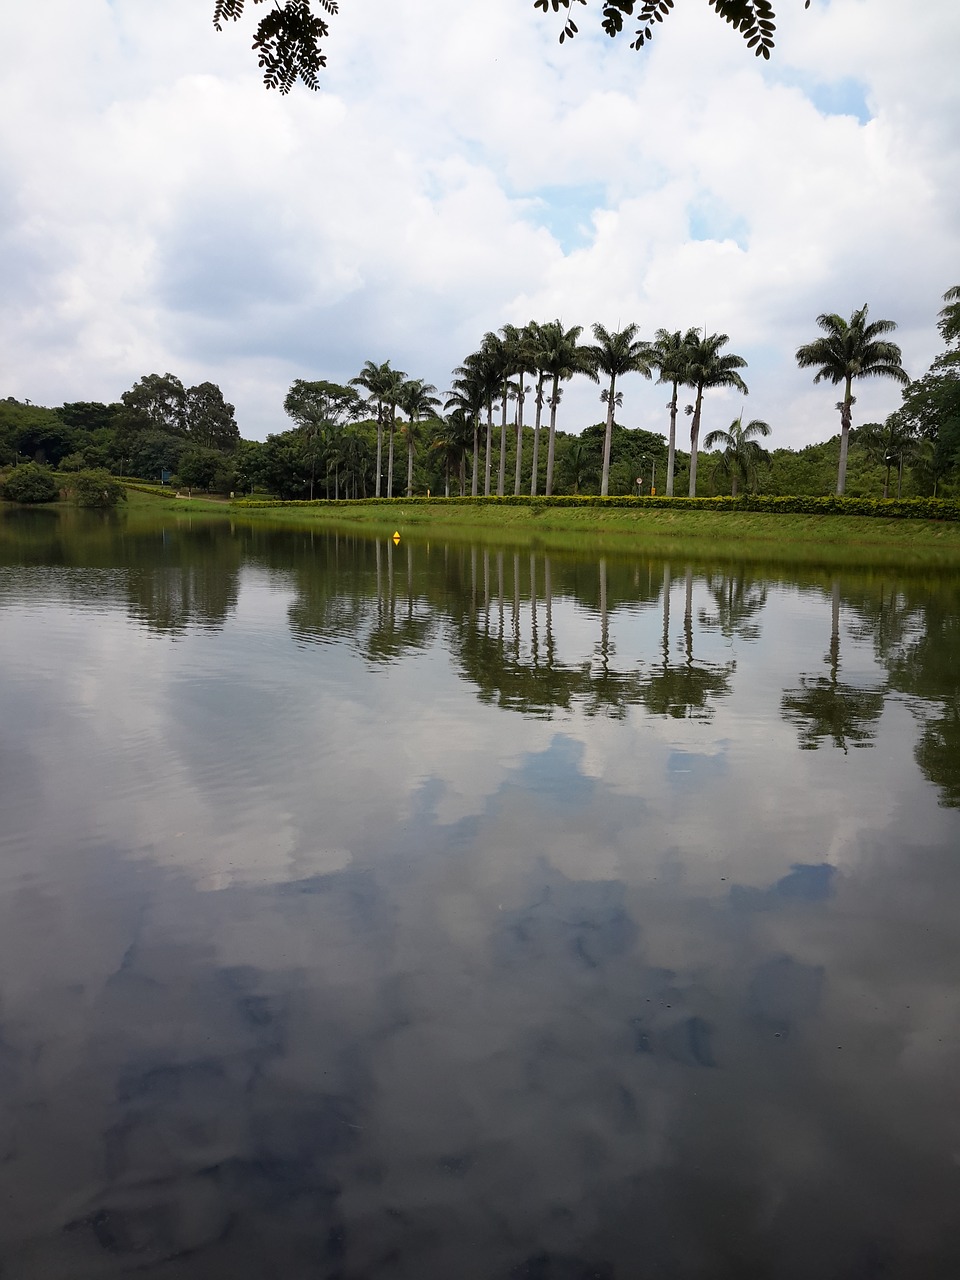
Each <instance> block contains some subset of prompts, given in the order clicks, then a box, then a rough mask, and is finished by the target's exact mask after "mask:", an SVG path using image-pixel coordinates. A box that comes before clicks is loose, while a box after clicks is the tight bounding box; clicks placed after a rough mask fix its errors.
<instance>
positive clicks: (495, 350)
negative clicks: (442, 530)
mask: <svg viewBox="0 0 960 1280" xmlns="http://www.w3.org/2000/svg"><path fill="white" fill-rule="evenodd" d="M501 355H502V349H501V342H500V339H499V338H498V337H497V335H496V334H495V333H487V334H484V337H483V341H482V342H481V344H480V350H479V351H477V352H476V353H475V354H474V355H473V356H468V357H467V360H466V361H464V364H467V363H468V361H469V362H470V366H471V368H472V370H473V372H474V373H475V374H476V377H477V379H478V381H479V382H480V383H481V384H482V385H483V388H484V396H485V401H484V402H485V404H486V409H487V431H486V443H485V446H484V457H483V496H484V497H485V498H489V497H490V468H491V463H492V459H493V402H494V401H495V400H496V399H497V397H498V396H499V394H500V384H501V378H500V362H501Z"/></svg>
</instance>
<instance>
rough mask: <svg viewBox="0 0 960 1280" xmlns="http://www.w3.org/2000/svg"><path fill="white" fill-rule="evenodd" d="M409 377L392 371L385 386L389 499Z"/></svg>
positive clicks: (397, 370) (397, 371)
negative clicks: (399, 409)
mask: <svg viewBox="0 0 960 1280" xmlns="http://www.w3.org/2000/svg"><path fill="white" fill-rule="evenodd" d="M406 380H407V375H406V374H405V373H404V372H403V370H402V369H391V370H390V376H389V377H388V378H387V381H386V384H385V386H384V393H383V399H384V403H385V404H386V406H387V409H388V411H389V415H390V416H389V420H388V421H389V431H388V436H387V497H388V498H392V497H393V438H394V436H395V435H396V431H397V405H398V404H399V400H400V395H401V393H402V391H403V384H404V383H405V382H406Z"/></svg>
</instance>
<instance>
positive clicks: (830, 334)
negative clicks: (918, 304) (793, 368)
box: [797, 303, 910, 494]
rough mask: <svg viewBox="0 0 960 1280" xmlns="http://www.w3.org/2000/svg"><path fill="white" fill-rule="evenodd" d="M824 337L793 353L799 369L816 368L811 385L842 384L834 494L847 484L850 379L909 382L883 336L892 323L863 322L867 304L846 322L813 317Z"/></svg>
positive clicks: (826, 316)
mask: <svg viewBox="0 0 960 1280" xmlns="http://www.w3.org/2000/svg"><path fill="white" fill-rule="evenodd" d="M817 324H818V325H819V327H820V328H821V329H822V330H823V334H824V336H823V337H821V338H816V339H815V340H814V341H813V342H808V343H807V344H806V345H805V346H802V347H800V348H799V349H798V351H797V364H798V365H799V366H800V368H801V369H816V371H817V372H816V374H815V376H814V379H813V380H814V382H832V383H833V384H834V385H835V386H837V385H839V384H840V383H841V382H842V383H843V399H842V400H841V401H840V402H839V403H838V405H837V408H838V409H839V410H840V464H839V467H838V470H837V493H838V494H842V493H843V491H844V489H845V488H846V482H847V451H848V448H849V441H850V422H851V408H852V406H853V405H854V404H855V403H856V400H855V397H854V395H853V380H854V378H892V379H894V380H895V381H896V382H900V383H903V384H906V383H908V382H909V381H910V379H909V378H908V377H907V374H906V373H905V371H904V368H903V365H902V363H901V361H902V356H901V353H900V348H899V347H898V346H897V345H896V343H894V342H887V341H886V339H885V338H884V334H887V333H893V331H894V330H895V329H896V327H897V326H896V322H895V321H893V320H874V321H873V322H872V323H871V324H868V323H867V304H866V303H864V305H863V306H862V307H861V308H860V309H859V310H858V311H854V312H853V314H852V315H851V317H850V320H849V323H848V322H847V321H846V320H844V319H843V317H842V316H838V315H836V314H827V313H824V314H823V315H819V316H817Z"/></svg>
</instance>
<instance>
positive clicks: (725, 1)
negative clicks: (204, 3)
mask: <svg viewBox="0 0 960 1280" xmlns="http://www.w3.org/2000/svg"><path fill="white" fill-rule="evenodd" d="M263 2H264V0H252V3H253V4H262V3H263ZM533 2H534V8H535V9H542V10H543V12H544V13H548V12H549V11H550V10H551V9H552V10H553V12H554V13H559V12H560V11H561V10H563V14H564V16H563V25H562V27H561V29H560V43H561V44H563V42H564V41H565V40H572V39H573V37H574V36H575V35H576V34H577V30H578V28H577V24H576V23H575V22H574V20H573V18H572V16H571V11H572V9H573V6H574V5H575V4H581V5H584V6H586V5H587V3H588V0H533ZM707 3H708V4H709V5H710V7H711V8H712V9H713V10H715V12H716V13H717V14H718V16H719V17H721V18H723V19H724V21H725V22H728V23H729V24H730V25H731V26H732V27H733V28H734V30H736V31H738V32H739V33H740V35H741V36H742V37H743V39H744V40H745V41H746V45H747V48H748V49H752V50H753V52H754V53H755V54H756V55H757V56H758V57H763V58H769V57H770V51H771V49H772V48H773V43H774V41H773V37H774V32H775V30H776V14H775V12H774V9H773V5H772V4H771V3H770V0H707ZM245 4H246V0H215V3H214V8H213V25H214V26H215V27H216V29H217V30H218V31H222V30H223V25H224V23H225V22H236V21H237V20H238V19H239V18H241V17H242V16H243V10H244V5H245ZM674 4H675V0H603V3H602V9H601V14H600V23H601V26H602V27H603V30H604V31H605V32H606V33H607V35H608V36H610V37H611V38H613V37H614V36H618V35H620V34H621V32H622V31H623V29H624V19H626V18H635V19H636V21H637V23H638V26H637V28H636V31H635V32H634V38H633V40H631V42H630V48H631V49H642V48H643V46H644V45H645V44H647V43H648V42H649V41H650V40H651V39H652V38H653V33H654V29H655V27H656V25H657V24H658V23H661V22H663V20H664V18H666V17H667V16H668V15H669V14H670V12H671V10H672V9H673V7H674ZM803 7H804V8H805V9H808V8H809V7H810V0H804V5H803ZM314 9H317V10H321V11H322V12H323V13H326V14H330V15H331V16H332V15H335V14H336V13H337V12H338V11H339V4H338V0H284V3H283V4H280V3H279V0H276V3H275V4H274V7H273V8H272V9H271V10H270V12H269V13H267V14H265V15H264V16H263V17H262V18H261V19H260V21H259V22H258V23H257V29H256V32H255V34H254V38H253V47H254V49H255V50H256V51H257V55H258V62H259V65H260V66H261V67H262V69H263V82H264V84H265V85H266V86H267V88H268V89H279V90H280V92H281V93H289V92H290V90H291V89H292V88H293V86H294V85H295V84H296V82H297V80H298V79H300V80H302V81H303V82H304V84H305V85H306V86H307V88H308V89H319V87H320V83H319V80H318V78H317V77H318V73H319V71H320V69H321V67H325V66H326V65H327V59H326V55H325V54H324V53H323V51H322V49H321V48H320V42H321V40H324V39H326V37H327V36H328V35H329V34H330V28H329V26H328V24H327V22H326V21H325V20H324V18H323V17H321V16H319V14H318V13H315V12H314Z"/></svg>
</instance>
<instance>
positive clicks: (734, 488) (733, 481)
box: [730, 472, 737, 498]
mask: <svg viewBox="0 0 960 1280" xmlns="http://www.w3.org/2000/svg"><path fill="white" fill-rule="evenodd" d="M736 496H737V473H736V472H734V473H733V475H732V476H731V477H730V497H731V498H735V497H736Z"/></svg>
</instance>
